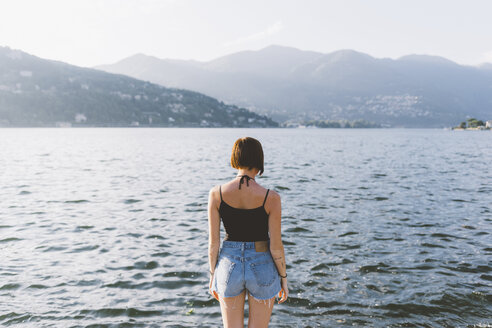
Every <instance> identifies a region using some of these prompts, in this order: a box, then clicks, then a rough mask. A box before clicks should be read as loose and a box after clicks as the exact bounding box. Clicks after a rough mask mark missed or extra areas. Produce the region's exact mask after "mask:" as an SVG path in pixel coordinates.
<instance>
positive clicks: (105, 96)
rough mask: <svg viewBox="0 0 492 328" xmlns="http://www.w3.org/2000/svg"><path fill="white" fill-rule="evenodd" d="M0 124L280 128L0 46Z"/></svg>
mask: <svg viewBox="0 0 492 328" xmlns="http://www.w3.org/2000/svg"><path fill="white" fill-rule="evenodd" d="M0 125H1V126H57V125H62V126H70V125H73V126H198V127H208V126H211V127H252V126H254V127H266V126H278V123H276V122H274V121H273V120H271V119H270V118H269V117H267V116H264V115H259V114H256V113H253V112H251V111H249V110H247V109H244V108H239V107H237V106H235V105H227V104H224V103H223V102H220V101H218V100H216V99H214V98H212V97H209V96H206V95H204V94H201V93H197V92H193V91H189V90H184V89H177V88H166V87H163V86H161V85H158V84H154V83H150V82H148V81H141V80H138V79H135V78H132V77H129V76H126V75H123V74H113V73H107V72H103V71H101V70H96V69H92V68H86V67H78V66H75V65H70V64H67V63H64V62H60V61H55V60H49V59H43V58H40V57H37V56H34V55H31V54H28V53H25V52H23V51H21V50H18V49H11V48H9V47H0Z"/></svg>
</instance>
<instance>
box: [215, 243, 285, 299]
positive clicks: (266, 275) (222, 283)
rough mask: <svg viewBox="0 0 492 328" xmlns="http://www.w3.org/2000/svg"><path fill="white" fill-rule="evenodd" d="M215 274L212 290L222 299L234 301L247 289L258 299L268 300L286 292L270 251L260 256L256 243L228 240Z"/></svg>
mask: <svg viewBox="0 0 492 328" xmlns="http://www.w3.org/2000/svg"><path fill="white" fill-rule="evenodd" d="M214 272H215V274H214V278H213V282H212V290H213V291H216V292H217V293H218V294H219V296H220V297H234V296H237V295H239V294H241V293H242V292H243V290H244V289H247V290H248V291H249V293H250V295H251V296H253V297H254V298H256V299H258V300H266V299H270V298H272V297H274V296H276V295H277V294H278V293H279V292H280V290H281V289H282V288H281V286H280V276H279V275H278V271H277V267H276V266H275V263H274V262H273V258H272V254H271V253H270V250H269V248H268V249H267V251H265V252H257V251H256V250H255V243H254V242H241V241H229V240H224V241H223V242H222V247H221V248H220V251H219V257H218V260H217V264H216V265H215V271H214Z"/></svg>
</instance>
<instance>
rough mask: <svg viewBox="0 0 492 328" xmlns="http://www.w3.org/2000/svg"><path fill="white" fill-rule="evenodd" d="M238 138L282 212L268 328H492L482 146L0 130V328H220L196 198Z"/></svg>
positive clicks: (475, 142)
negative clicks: (283, 262) (253, 154)
mask: <svg viewBox="0 0 492 328" xmlns="http://www.w3.org/2000/svg"><path fill="white" fill-rule="evenodd" d="M242 136H252V137H255V138H258V139H259V140H260V141H261V142H262V144H263V149H264V152H265V173H264V175H263V176H262V177H260V178H258V179H257V181H258V182H259V183H260V184H262V185H263V186H265V187H267V188H272V189H274V190H276V191H278V192H279V193H280V195H281V197H282V206H283V208H282V214H283V219H282V222H283V223H282V231H283V240H284V244H285V250H286V258H287V263H288V269H287V270H288V275H289V282H290V298H289V300H288V302H286V303H284V304H281V305H278V304H277V303H276V305H275V307H274V310H273V316H272V320H271V327H349V326H360V327H491V326H492V288H491V287H492V236H491V234H492V172H491V167H492V147H491V145H492V132H490V131H460V132H458V131H449V130H420V129H419V130H417V129H360V130H359V129H354V130H350V129H158V128H156V129H145V128H134V129H132V128H121V129H120V128H114V129H113V128H80V129H77V128H72V129H0V143H1V149H0V154H1V155H0V168H1V172H0V181H1V188H0V204H1V207H0V254H1V262H0V325H4V326H16V327H104V326H111V327H193V326H197V327H198V326H199V327H219V326H221V315H220V307H219V304H218V302H217V301H215V300H214V299H212V298H211V296H210V295H209V294H208V262H207V261H208V259H207V238H208V235H207V234H208V230H207V229H208V228H207V211H206V209H207V197H208V191H209V189H210V188H211V187H212V186H214V185H216V184H220V183H224V182H226V181H228V180H229V179H231V178H233V177H234V176H235V174H236V171H235V170H234V169H231V168H230V166H229V158H230V152H231V149H232V145H233V143H234V141H235V140H236V139H237V138H239V137H242ZM223 236H224V234H223V232H222V235H221V238H223Z"/></svg>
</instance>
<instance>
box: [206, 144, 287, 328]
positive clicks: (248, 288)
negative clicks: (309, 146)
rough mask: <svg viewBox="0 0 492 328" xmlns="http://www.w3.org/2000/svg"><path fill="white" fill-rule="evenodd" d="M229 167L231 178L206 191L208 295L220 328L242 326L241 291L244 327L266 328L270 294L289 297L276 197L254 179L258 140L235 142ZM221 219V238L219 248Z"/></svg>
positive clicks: (259, 167) (260, 159) (259, 166)
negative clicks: (213, 302)
mask: <svg viewBox="0 0 492 328" xmlns="http://www.w3.org/2000/svg"><path fill="white" fill-rule="evenodd" d="M231 166H232V167H233V168H235V169H238V174H237V176H236V178H235V179H233V180H231V181H229V182H227V183H225V184H223V185H221V186H215V187H214V188H212V189H211V190H210V193H209V200H208V222H209V253H208V254H209V265H210V284H209V291H210V293H211V294H212V296H214V297H215V298H216V299H217V300H219V302H220V309H221V312H222V320H223V323H224V327H243V323H244V302H245V296H246V292H247V293H248V303H249V318H248V327H268V323H269V321H270V316H271V314H272V309H273V304H274V300H275V296H276V295H278V297H281V298H280V300H279V303H283V302H285V300H286V299H287V297H288V294H289V289H288V287H287V273H286V264H285V255H284V247H283V244H282V239H281V204H280V196H279V195H278V193H276V192H275V191H273V190H269V189H265V188H263V187H262V186H260V185H259V184H258V183H257V182H256V181H255V176H256V175H257V174H258V173H259V174H260V175H261V174H263V149H262V147H261V144H260V142H259V141H258V140H256V139H254V138H250V137H246V138H240V139H238V140H236V142H235V143H234V147H233V148H232V155H231ZM221 219H222V222H223V224H224V229H225V232H226V236H225V238H224V241H223V242H222V247H220V249H219V245H220V220H221Z"/></svg>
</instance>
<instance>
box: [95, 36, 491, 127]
mask: <svg viewBox="0 0 492 328" xmlns="http://www.w3.org/2000/svg"><path fill="white" fill-rule="evenodd" d="M140 60H141V62H140V64H139V65H140V71H139V72H137V73H135V72H132V71H131V67H132V66H133V64H131V63H128V64H127V65H126V64H122V65H121V66H120V67H116V66H113V65H105V66H96V68H97V69H102V70H105V71H109V72H117V73H121V74H129V75H132V74H134V76H135V77H138V78H140V79H148V80H149V81H152V82H154V83H158V84H161V85H168V86H173V87H184V88H188V89H190V90H195V91H199V92H203V93H205V94H209V95H211V96H213V97H216V98H218V99H220V100H222V101H224V102H227V103H236V104H238V105H240V106H243V107H246V108H249V109H251V110H254V111H256V112H259V113H263V114H268V115H270V116H271V117H273V118H274V119H276V120H279V121H282V120H284V121H292V120H303V119H325V120H326V119H328V120H340V119H347V120H354V119H355V120H357V119H365V120H368V121H376V122H378V123H382V124H385V125H390V126H404V127H405V126H407V127H444V126H451V125H453V124H456V122H457V121H460V120H463V119H464V118H465V117H467V116H477V117H487V119H488V117H490V116H492V114H491V109H492V92H490V91H491V90H490V86H491V85H492V74H491V71H490V69H486V68H487V67H488V66H487V65H485V66H484V67H483V68H480V67H473V66H465V65H460V64H457V63H455V62H453V61H450V60H448V59H446V58H444V57H440V56H430V55H419V54H411V55H406V56H402V57H400V58H397V59H390V58H375V57H372V56H370V55H368V54H365V53H362V52H358V51H355V50H351V49H342V50H338V51H334V52H330V53H325V54H324V53H320V52H312V51H303V50H299V49H296V48H292V47H285V46H278V45H272V46H269V47H266V48H263V49H260V50H257V51H242V52H239V53H233V54H229V55H226V56H222V57H219V58H217V59H214V60H211V61H207V62H198V61H195V62H194V64H193V65H187V64H183V63H182V62H180V65H173V64H172V63H171V62H169V60H162V59H161V60H160V62H161V63H162V62H165V63H166V65H167V66H164V65H163V66H159V65H152V64H150V63H149V61H146V60H145V57H142V58H140ZM120 62H121V61H120ZM144 67H145V69H143V68H144ZM146 72H152V73H146ZM489 94H491V95H490V96H489Z"/></svg>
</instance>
